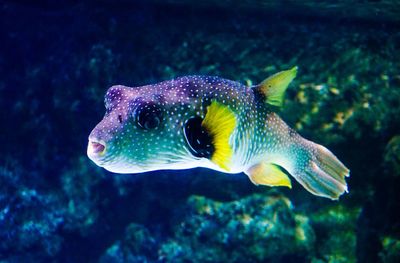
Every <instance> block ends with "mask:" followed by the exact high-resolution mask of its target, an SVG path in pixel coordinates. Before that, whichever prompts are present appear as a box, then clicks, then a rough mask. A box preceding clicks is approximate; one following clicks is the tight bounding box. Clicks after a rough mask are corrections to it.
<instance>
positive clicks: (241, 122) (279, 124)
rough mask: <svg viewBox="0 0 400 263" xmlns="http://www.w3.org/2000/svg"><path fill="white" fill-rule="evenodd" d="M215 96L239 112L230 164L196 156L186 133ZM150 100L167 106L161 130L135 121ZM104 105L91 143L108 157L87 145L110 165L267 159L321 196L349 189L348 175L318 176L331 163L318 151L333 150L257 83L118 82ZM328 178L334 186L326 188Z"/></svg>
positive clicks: (123, 168)
mask: <svg viewBox="0 0 400 263" xmlns="http://www.w3.org/2000/svg"><path fill="white" fill-rule="evenodd" d="M213 101H216V102H218V103H220V104H223V105H225V106H226V107H228V108H229V109H230V110H231V111H232V112H233V113H234V115H235V117H236V128H235V130H234V132H233V133H232V134H231V136H230V138H229V144H230V146H231V148H232V149H233V155H232V157H231V159H230V160H229V167H228V169H227V170H226V169H222V168H221V167H219V166H218V165H216V164H215V163H213V162H212V161H211V160H209V159H206V158H198V157H195V156H194V155H193V154H192V153H191V152H190V149H189V148H190V147H189V145H188V143H187V142H186V140H185V137H184V132H183V129H184V125H185V122H186V121H187V120H188V119H190V118H191V117H195V116H198V117H201V118H204V117H205V115H206V113H207V106H209V105H210V104H211V103H212V102H213ZM146 103H147V104H148V103H152V104H156V105H158V106H159V107H160V108H161V109H162V115H163V118H162V120H161V124H160V125H159V126H158V127H157V128H155V129H151V130H146V129H143V128H142V127H140V126H139V125H138V123H137V120H136V119H135V111H136V110H137V109H138V108H140V107H143V105H145V104H146ZM105 107H106V114H105V116H104V118H103V120H102V121H101V122H100V123H99V124H98V125H97V126H96V127H95V128H94V129H93V131H92V132H91V134H90V136H89V141H92V142H101V143H102V144H104V145H105V146H106V150H105V152H104V154H102V155H94V154H92V153H90V152H89V150H88V155H89V158H91V159H92V160H93V161H94V162H95V163H96V164H97V165H99V166H102V167H104V168H105V169H107V170H109V171H112V172H116V173H139V172H146V171H153V170H160V169H187V168H193V167H208V168H211V169H214V170H218V171H222V172H227V173H239V172H246V171H247V170H248V169H249V168H250V167H252V166H253V165H256V164H258V163H260V162H268V163H274V164H277V165H279V166H281V167H282V168H284V169H286V171H288V172H289V173H290V174H291V175H293V176H294V177H295V178H296V179H297V180H298V181H299V182H300V183H301V184H302V185H303V186H305V187H306V188H307V189H308V190H309V191H310V192H313V193H314V194H317V195H322V196H328V197H332V196H334V197H336V196H337V195H338V193H339V192H340V194H341V193H342V192H343V191H346V190H347V188H346V184H345V182H344V179H342V177H343V176H342V174H340V176H339V175H338V176H336V177H337V178H335V180H331V178H330V176H327V175H326V174H325V173H321V174H318V176H322V179H321V178H318V176H316V175H317V173H318V172H319V170H318V169H320V168H322V170H324V169H323V168H324V165H325V164H323V163H321V162H320V160H318V152H319V151H325V150H326V151H328V150H327V149H325V148H324V147H323V146H319V145H316V144H314V143H312V142H310V141H307V140H305V139H304V138H302V137H301V136H300V135H298V134H297V133H296V132H295V131H294V130H292V129H291V128H289V127H288V126H287V125H286V124H285V123H284V122H283V121H282V120H281V119H280V118H279V116H278V115H277V114H276V113H274V112H273V111H272V108H271V107H270V106H269V105H268V104H267V103H265V98H263V97H262V94H259V93H258V92H257V89H255V88H254V87H253V88H252V87H247V86H245V85H243V84H241V83H239V82H235V81H231V80H226V79H223V78H219V77H211V76H185V77H180V78H176V79H173V80H168V81H164V82H160V83H157V84H153V85H146V86H141V87H126V86H113V87H111V88H109V90H108V91H107V93H106V95H105ZM318 147H323V149H322V150H321V149H320V148H318ZM328 152H329V151H328ZM329 154H331V153H330V152H329ZM332 156H333V154H332ZM333 157H334V156H333ZM334 158H335V157H334ZM335 161H336V159H335ZM316 163H317V164H319V166H318V165H317V167H316V168H318V169H316V168H315V167H314V165H315V164H316ZM325 166H326V165H325ZM343 167H344V166H343ZM344 169H345V168H343V170H344ZM325 170H326V169H325ZM307 171H309V172H307ZM347 171H348V170H347ZM316 177H317V178H316ZM321 180H322V181H323V183H324V186H325V188H327V189H324V191H325V192H324V193H323V194H321V193H320V191H321V190H320V189H319V188H320V184H321ZM326 180H327V183H326V182H325V181H326ZM338 188H340V189H339V190H337V189H338ZM340 194H339V195H340Z"/></svg>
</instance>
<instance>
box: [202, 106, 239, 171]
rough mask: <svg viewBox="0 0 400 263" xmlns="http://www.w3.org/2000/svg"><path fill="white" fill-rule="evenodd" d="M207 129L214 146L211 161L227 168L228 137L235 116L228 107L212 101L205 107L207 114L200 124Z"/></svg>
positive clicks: (230, 154) (229, 155)
mask: <svg viewBox="0 0 400 263" xmlns="http://www.w3.org/2000/svg"><path fill="white" fill-rule="evenodd" d="M201 125H202V126H203V127H205V128H206V129H207V131H208V132H209V134H210V135H211V137H212V143H213V145H214V147H215V150H214V153H213V154H212V156H211V161H212V162H214V163H215V164H217V165H218V166H219V167H221V168H222V169H224V170H229V166H230V162H231V158H232V153H233V152H232V148H231V146H230V145H229V138H230V136H231V134H232V133H233V131H234V129H235V127H236V116H235V114H234V113H233V112H232V111H231V110H230V109H229V107H228V106H225V105H223V104H221V103H218V102H217V101H213V102H212V103H211V105H210V106H208V107H207V114H206V116H205V117H204V120H203V122H202V124H201Z"/></svg>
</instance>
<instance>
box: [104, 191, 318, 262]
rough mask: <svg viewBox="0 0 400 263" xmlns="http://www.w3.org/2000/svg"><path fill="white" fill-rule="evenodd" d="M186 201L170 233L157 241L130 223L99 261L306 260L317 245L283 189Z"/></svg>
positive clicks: (307, 224) (310, 231) (311, 232)
mask: <svg viewBox="0 0 400 263" xmlns="http://www.w3.org/2000/svg"><path fill="white" fill-rule="evenodd" d="M186 206H187V207H186V208H187V209H186V210H185V213H184V216H183V217H178V218H176V219H175V222H174V223H173V224H172V233H173V234H172V236H171V237H169V238H167V239H166V240H164V241H159V243H158V244H157V243H156V242H155V241H156V240H159V238H157V237H153V236H152V235H151V232H149V231H148V230H147V229H145V228H144V227H143V226H139V225H136V224H131V225H129V226H128V227H127V229H126V231H125V236H124V239H123V240H119V241H117V242H116V243H114V244H113V245H112V246H111V247H110V248H108V249H107V251H106V253H105V255H103V257H102V258H101V262H118V260H121V259H122V261H125V262H126V261H129V262H140V261H142V262H150V261H154V260H156V259H157V260H161V261H162V262H266V261H271V262H287V260H288V259H289V258H291V260H294V259H296V260H297V262H307V259H308V257H309V252H310V251H312V249H313V246H314V245H315V244H314V241H315V237H314V231H313V229H312V227H311V226H310V223H309V220H308V218H307V217H306V216H304V215H301V214H298V213H295V212H294V210H293V207H292V204H291V202H290V201H289V199H287V198H286V197H284V196H282V195H280V194H276V195H274V194H269V195H259V194H256V195H252V196H249V197H246V198H243V199H239V200H236V201H232V202H218V201H213V200H211V199H207V198H205V197H200V196H192V197H190V198H189V199H188V202H187V204H186ZM156 256H158V257H156Z"/></svg>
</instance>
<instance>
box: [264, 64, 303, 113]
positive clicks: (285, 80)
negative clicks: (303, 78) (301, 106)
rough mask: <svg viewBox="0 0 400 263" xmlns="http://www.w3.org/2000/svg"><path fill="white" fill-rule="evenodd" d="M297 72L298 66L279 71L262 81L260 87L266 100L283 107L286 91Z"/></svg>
mask: <svg viewBox="0 0 400 263" xmlns="http://www.w3.org/2000/svg"><path fill="white" fill-rule="evenodd" d="M296 74H297V66H295V67H293V68H291V69H289V70H284V71H281V72H278V73H276V74H274V75H272V76H271V77H269V78H267V79H265V80H264V81H263V82H261V84H260V85H258V88H259V91H260V92H261V93H262V94H263V95H264V96H265V98H266V102H267V103H268V104H270V105H273V106H278V107H281V106H282V103H283V97H284V94H285V91H286V89H287V87H288V86H289V84H290V82H292V80H293V79H294V78H295V77H296Z"/></svg>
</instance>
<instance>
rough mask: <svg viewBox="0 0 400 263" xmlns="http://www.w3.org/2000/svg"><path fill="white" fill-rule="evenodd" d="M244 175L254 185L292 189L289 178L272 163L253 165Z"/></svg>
mask: <svg viewBox="0 0 400 263" xmlns="http://www.w3.org/2000/svg"><path fill="white" fill-rule="evenodd" d="M246 174H247V175H248V176H249V178H250V180H251V181H252V182H253V183H254V184H256V185H259V184H262V185H268V186H287V187H289V188H292V183H291V181H290V179H289V177H288V176H287V175H286V174H285V173H284V172H283V171H282V170H281V169H280V168H279V166H277V165H275V164H272V163H259V164H256V165H253V166H252V167H250V169H248V170H247V171H246Z"/></svg>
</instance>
